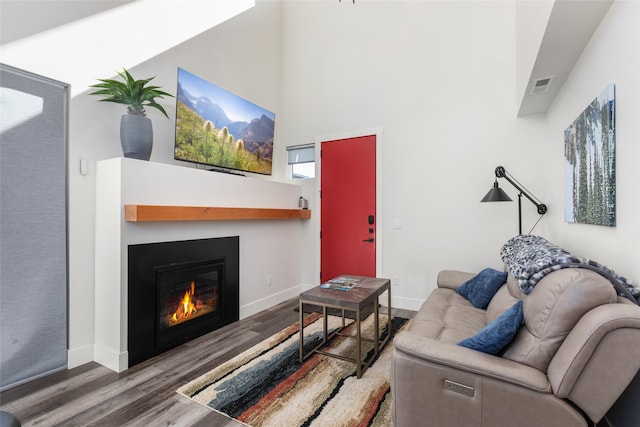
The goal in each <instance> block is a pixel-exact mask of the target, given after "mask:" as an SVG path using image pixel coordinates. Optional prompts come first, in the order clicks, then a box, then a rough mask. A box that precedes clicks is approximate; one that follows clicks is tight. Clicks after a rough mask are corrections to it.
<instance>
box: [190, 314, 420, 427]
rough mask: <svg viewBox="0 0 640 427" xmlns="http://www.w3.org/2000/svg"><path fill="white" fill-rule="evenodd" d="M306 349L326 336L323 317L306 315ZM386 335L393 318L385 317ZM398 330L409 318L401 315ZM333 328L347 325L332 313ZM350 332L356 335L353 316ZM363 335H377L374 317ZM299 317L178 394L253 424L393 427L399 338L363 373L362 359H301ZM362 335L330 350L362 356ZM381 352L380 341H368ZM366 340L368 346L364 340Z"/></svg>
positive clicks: (364, 324)
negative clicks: (358, 371)
mask: <svg viewBox="0 0 640 427" xmlns="http://www.w3.org/2000/svg"><path fill="white" fill-rule="evenodd" d="M304 322H305V328H304V332H305V354H306V352H308V351H310V350H311V349H313V348H315V347H316V345H318V344H319V343H320V342H321V341H322V316H321V315H320V314H319V313H314V314H311V315H309V316H307V317H305V320H304ZM380 322H381V329H382V332H381V333H382V334H387V333H388V318H387V316H381V319H380ZM391 323H392V332H393V333H394V334H395V333H396V332H398V331H399V330H401V329H404V328H406V326H407V325H408V320H407V319H403V318H397V317H396V318H394V319H393V321H392V322H391ZM328 324H329V329H330V330H335V329H336V328H338V327H340V326H341V325H342V320H341V319H340V317H336V316H329V317H328ZM347 324H348V325H347V327H346V328H345V330H344V331H342V332H343V333H345V334H352V335H355V324H354V323H353V322H352V321H350V320H347ZM361 328H362V336H363V337H366V338H372V337H373V336H374V333H373V329H374V322H373V316H369V317H367V318H366V319H365V320H363V321H362V324H361ZM299 333H300V330H299V322H296V323H294V324H293V325H291V326H289V327H288V328H286V329H284V330H282V331H280V332H278V333H276V334H274V335H272V336H271V337H269V338H267V339H266V340H264V341H262V342H261V343H259V344H257V345H255V346H254V347H252V348H250V349H249V350H247V351H245V352H244V353H242V354H240V355H238V356H236V357H235V358H233V359H231V360H229V361H228V362H226V363H224V364H222V365H220V366H218V367H216V368H215V369H213V370H211V371H210V372H208V373H206V374H204V375H202V376H201V377H199V378H197V379H195V380H193V381H191V382H190V383H188V384H186V385H184V386H182V387H180V388H179V389H178V393H180V394H182V395H184V396H186V397H188V398H190V399H192V400H194V401H196V402H198V403H200V404H203V405H206V406H208V407H210V408H212V409H214V410H215V411H217V412H220V413H222V414H224V415H226V416H228V417H231V418H233V419H235V420H237V421H240V422H242V423H244V424H246V425H249V426H252V427H267V426H274V427H275V426H277V427H282V426H287V427H289V426H323V427H326V426H390V425H391V424H392V423H391V416H390V409H391V392H390V385H389V377H390V369H391V351H392V343H391V341H389V342H388V343H387V344H386V346H385V347H384V348H383V349H382V351H381V352H380V354H379V355H378V357H377V360H375V361H373V362H372V365H371V366H370V367H369V369H367V371H366V372H365V373H364V374H363V375H362V378H360V379H357V378H356V365H355V363H352V362H348V361H343V360H340V359H336V358H333V357H328V356H323V355H320V354H314V355H313V356H311V357H309V358H308V359H306V360H305V361H304V362H303V363H302V364H301V363H300V362H299V360H298V359H299V336H300V335H299ZM355 343H356V340H355V339H354V338H350V337H342V336H336V337H335V338H334V339H333V340H331V341H330V342H329V343H328V344H327V345H326V346H325V347H324V348H323V350H326V351H330V352H332V353H333V352H336V353H338V354H341V355H344V356H347V357H353V358H355V352H356V345H355ZM366 345H367V346H368V347H369V348H367V350H366V351H368V352H369V354H372V352H373V343H372V342H366ZM363 346H364V344H363Z"/></svg>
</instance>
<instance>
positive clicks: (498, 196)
mask: <svg viewBox="0 0 640 427" xmlns="http://www.w3.org/2000/svg"><path fill="white" fill-rule="evenodd" d="M480 201H481V202H510V201H511V197H509V196H508V195H507V193H505V192H504V190H503V189H502V188H500V187H498V180H496V181H495V182H494V183H493V188H492V189H491V190H489V192H488V193H487V194H486V195H485V196H484V197H483V198H482V200H480Z"/></svg>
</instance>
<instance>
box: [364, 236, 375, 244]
mask: <svg viewBox="0 0 640 427" xmlns="http://www.w3.org/2000/svg"><path fill="white" fill-rule="evenodd" d="M363 242H367V243H373V237H369V238H368V239H364V240H363Z"/></svg>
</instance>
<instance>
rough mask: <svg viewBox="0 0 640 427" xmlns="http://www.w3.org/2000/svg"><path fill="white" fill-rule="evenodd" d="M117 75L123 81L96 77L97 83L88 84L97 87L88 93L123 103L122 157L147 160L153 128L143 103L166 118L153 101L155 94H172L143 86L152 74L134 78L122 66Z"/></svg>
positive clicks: (165, 114)
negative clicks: (143, 77) (125, 109)
mask: <svg viewBox="0 0 640 427" xmlns="http://www.w3.org/2000/svg"><path fill="white" fill-rule="evenodd" d="M118 75H120V77H122V80H123V81H119V80H113V79H98V80H99V81H100V83H97V84H94V85H91V86H90V87H93V88H96V89H98V90H96V91H94V92H91V93H90V95H102V96H105V98H104V99H101V100H100V101H106V102H116V103H118V104H125V105H127V112H128V114H123V115H122V117H121V118H120V144H121V145H122V153H123V155H124V156H125V157H131V158H134V159H140V160H149V158H150V157H151V150H152V148H153V128H152V125H151V120H150V119H149V118H148V117H146V112H145V110H144V109H145V107H154V108H157V109H158V110H160V112H161V113H162V114H164V116H165V117H166V118H169V115H168V114H167V112H166V111H165V109H164V108H163V107H162V105H160V104H158V103H157V102H156V98H160V99H162V98H164V97H165V96H169V97H172V98H173V95H171V94H169V93H167V92H164V91H162V90H160V87H159V86H147V84H148V83H149V82H150V81H151V80H153V79H154V78H155V77H151V78H148V79H143V80H136V79H134V78H133V76H132V75H131V74H130V73H129V72H128V71H127V70H126V69H125V68H123V69H122V72H120V71H118Z"/></svg>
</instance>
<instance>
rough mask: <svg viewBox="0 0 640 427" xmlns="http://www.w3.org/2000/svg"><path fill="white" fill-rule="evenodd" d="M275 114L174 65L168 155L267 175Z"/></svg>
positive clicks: (219, 167) (269, 171) (223, 168)
mask: <svg viewBox="0 0 640 427" xmlns="http://www.w3.org/2000/svg"><path fill="white" fill-rule="evenodd" d="M275 118H276V117H275V114H274V113H272V112H270V111H267V110H265V109H264V108H262V107H259V106H257V105H255V104H253V103H251V102H249V101H247V100H245V99H243V98H241V97H239V96H237V95H234V94H233V93H231V92H228V91H226V90H224V89H222V88H220V87H218V86H216V85H215V84H213V83H211V82H208V81H206V80H204V79H202V78H200V77H198V76H196V75H194V74H191V73H190V72H188V71H186V70H183V69H182V68H178V90H177V102H176V139H175V150H174V158H175V159H176V160H184V161H187V162H193V163H199V164H202V165H206V166H211V167H213V169H214V170H222V171H225V170H235V171H245V172H253V173H258V174H263V175H271V168H272V160H273V135H274V129H275Z"/></svg>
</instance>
